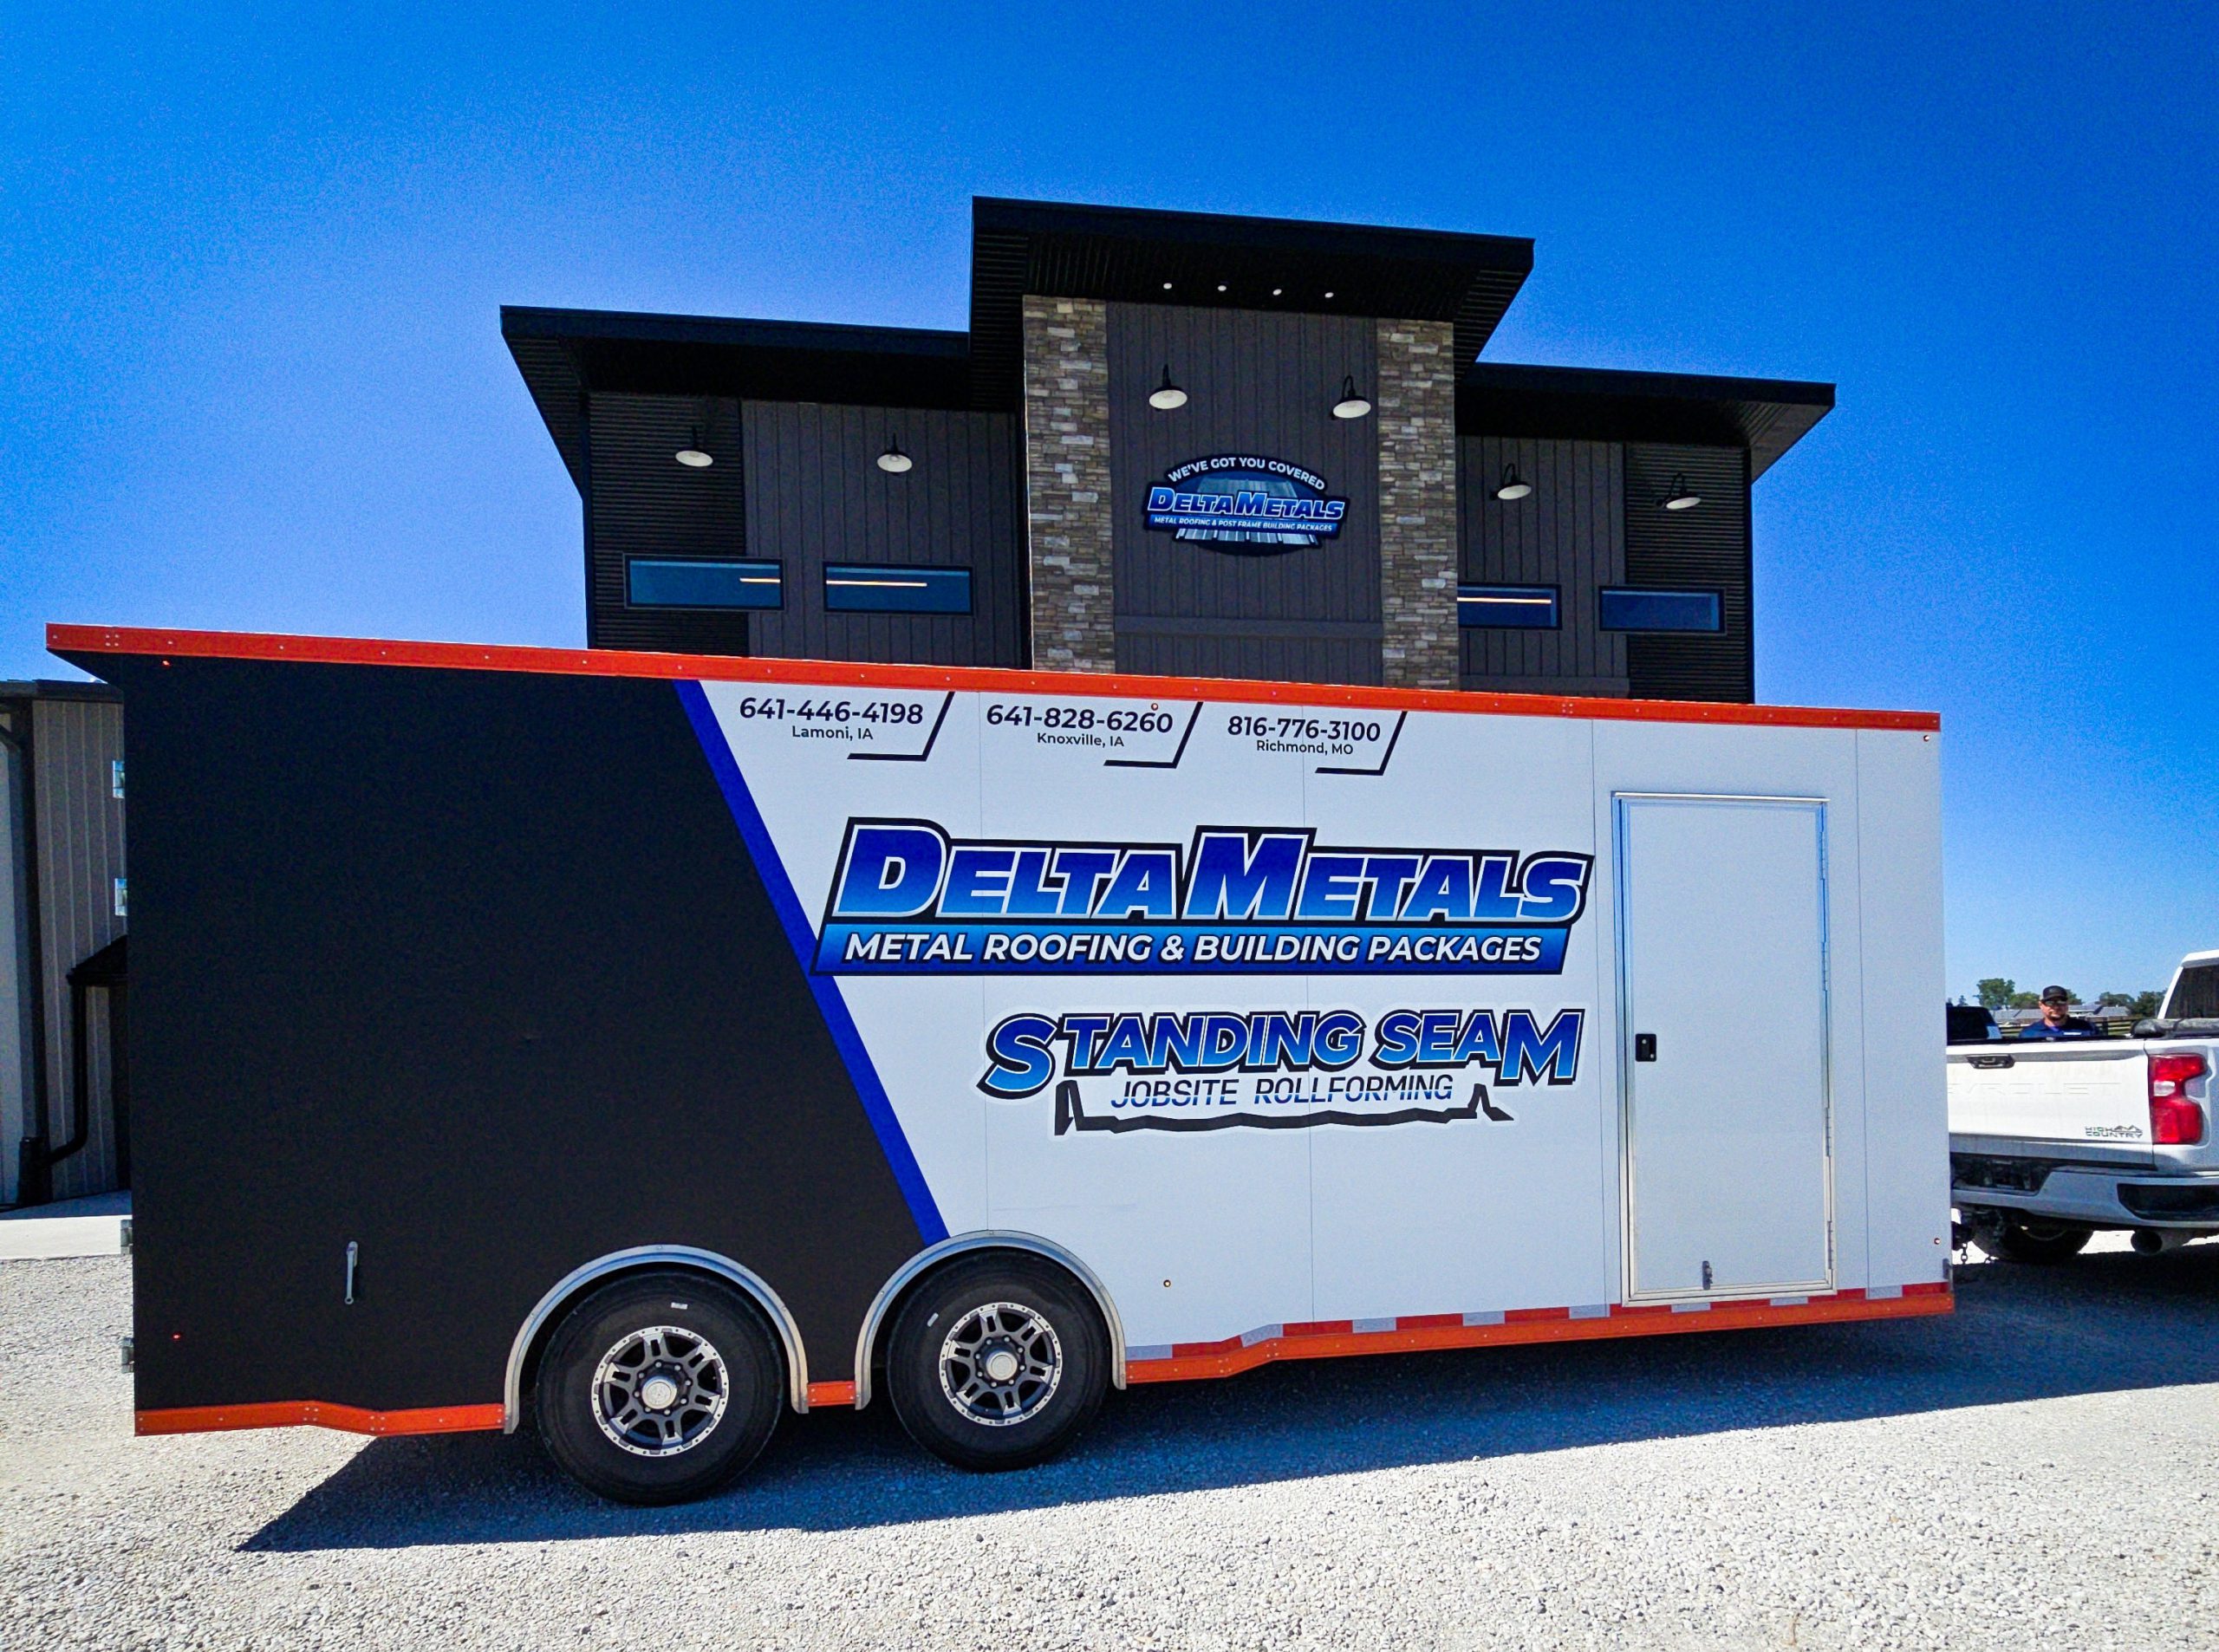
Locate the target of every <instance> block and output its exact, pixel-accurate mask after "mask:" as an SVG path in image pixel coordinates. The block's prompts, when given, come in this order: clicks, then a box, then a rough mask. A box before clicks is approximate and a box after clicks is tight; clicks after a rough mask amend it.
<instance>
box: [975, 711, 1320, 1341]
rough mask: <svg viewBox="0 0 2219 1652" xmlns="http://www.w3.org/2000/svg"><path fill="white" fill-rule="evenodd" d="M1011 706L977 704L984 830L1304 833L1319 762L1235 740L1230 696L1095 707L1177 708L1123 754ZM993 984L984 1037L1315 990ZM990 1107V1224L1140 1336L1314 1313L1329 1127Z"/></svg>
mask: <svg viewBox="0 0 2219 1652" xmlns="http://www.w3.org/2000/svg"><path fill="white" fill-rule="evenodd" d="M1027 698H1028V699H1030V700H1031V703H1032V704H1033V705H1035V706H1042V705H1051V704H1054V703H1055V702H1054V701H1053V700H1052V699H1049V698H1047V697H1044V696H1029V697H1027ZM997 703H1004V697H1001V696H993V697H986V696H981V697H979V706H980V707H981V713H980V714H981V719H982V729H981V751H982V759H981V771H980V784H981V790H982V794H983V796H984V797H985V799H986V802H985V804H984V808H985V819H986V832H987V835H988V836H992V837H999V838H1015V839H1031V838H1047V839H1055V838H1061V839H1064V840H1065V841H1073V842H1088V841H1091V842H1104V841H1110V842H1120V843H1168V844H1177V845H1181V846H1184V845H1185V844H1186V843H1187V842H1188V840H1189V839H1190V838H1191V837H1192V836H1193V835H1194V828H1195V827H1196V826H1197V825H1198V824H1201V823H1205V822H1208V823H1220V822H1221V823H1240V824H1253V825H1277V826H1295V825H1299V824H1301V823H1302V818H1303V803H1302V797H1303V790H1302V788H1303V778H1304V775H1305V771H1306V770H1307V769H1308V767H1309V766H1310V763H1311V762H1312V761H1314V759H1304V758H1300V757H1298V756H1296V755H1295V754H1292V753H1286V752H1265V751H1258V750H1257V749H1256V747H1255V743H1254V742H1253V741H1249V740H1234V739H1232V738H1227V735H1226V733H1225V720H1226V718H1227V710H1226V708H1225V707H1224V706H1221V705H1220V706H1214V707H1200V706H1198V705H1197V703H1196V702H1194V701H1188V702H1184V703H1180V702H1166V703H1164V704H1162V705H1158V704H1156V703H1155V702H1151V701H1126V700H1109V699H1103V700H1090V701H1088V702H1086V703H1085V709H1090V710H1092V711H1093V712H1096V726H1097V727H1098V726H1099V725H1100V724H1101V723H1103V722H1104V721H1106V719H1107V716H1108V714H1109V712H1114V711H1120V710H1123V711H1129V712H1165V711H1168V712H1171V713H1172V719H1173V723H1174V728H1173V730H1172V731H1168V732H1162V733H1155V734H1149V735H1144V736H1133V737H1129V738H1124V739H1123V742H1122V743H1121V744H1119V745H1116V746H1111V745H1109V744H1108V739H1109V736H1108V735H1107V734H1106V733H1101V734H1097V733H1096V732H1095V731H1094V730H1091V729H1090V730H1082V731H1077V732H1072V731H1051V730H1046V729H1043V728H1040V727H1039V726H1038V725H1037V723H1036V724H1035V725H1032V726H1023V725H1016V724H1012V723H1006V722H1005V723H1001V724H996V725H986V724H984V715H985V708H986V707H987V706H991V705H993V704H997ZM1009 703H1015V701H1014V697H1011V700H1010V702H1009ZM1189 725H1192V726H1191V730H1190V727H1189ZM1082 737H1083V738H1082ZM1094 739H1099V740H1100V741H1101V742H1102V744H1098V745H1097V744H1092V743H1090V741H1091V740H1094ZM1182 741H1183V751H1182V750H1181V744H1182ZM1175 756H1176V757H1177V758H1178V762H1177V764H1176V766H1168V767H1162V768H1129V767H1123V766H1119V767H1115V768H1113V767H1110V766H1109V764H1110V763H1111V762H1113V761H1115V762H1117V763H1119V764H1123V763H1125V762H1144V763H1160V764H1170V763H1171V761H1172V759H1173V758H1174V757H1175ZM1306 997H1307V993H1306V989H1305V985H1304V982H1303V979H1302V978H1299V977H1287V976H1278V977H1273V976H1260V975H1214V976H1213V975H1189V974H1162V975H1128V976H1113V977H1095V978H1092V979H1089V978H1087V977H1085V976H1083V975H1064V976H1045V977H1043V976H1008V975H1005V976H996V977H990V978H988V979H987V980H986V1003H987V1016H986V1021H985V1023H984V1025H985V1026H992V1024H995V1023H996V1022H998V1021H999V1020H1000V1019H1001V1018H1002V1017H1004V1016H1005V1015H1010V1014H1014V1013H1016V1012H1018V1011H1021V1010H1044V1011H1056V1010H1061V1009H1077V1010H1090V1011H1110V1010H1115V1011H1139V1012H1142V1013H1147V1012H1149V1011H1179V1012H1181V1013H1188V1012H1191V1011H1198V1010H1222V1011H1249V1010H1264V1009H1278V1008H1285V1007H1289V1006H1290V1005H1292V1006H1293V1007H1301V1006H1303V1005H1305V999H1306ZM979 1031H980V1030H979V1029H974V1030H973V1031H972V1039H971V1049H972V1056H971V1060H972V1066H973V1069H974V1070H973V1071H972V1072H970V1073H968V1074H966V1075H965V1078H966V1082H975V1081H976V1080H977V1079H978V1078H979V1076H980V1073H979V1070H977V1069H981V1068H983V1064H984V1063H983V1060H982V1059H981V1057H979V1053H978V1051H979ZM1054 1115H1055V1096H1054V1087H1053V1086H1051V1087H1050V1088H1049V1089H1044V1090H1043V1091H1041V1092H1040V1093H1039V1094H1038V1095H1037V1096H1032V1097H1031V1098H1030V1099H1028V1100H1025V1101H1022V1102H999V1101H990V1102H986V1154H987V1167H988V1177H989V1184H990V1203H991V1209H992V1217H991V1222H990V1225H991V1226H995V1227H999V1228H1007V1229H1015V1230H1018V1231H1021V1232H1030V1233H1038V1234H1039V1235H1041V1236H1042V1237H1043V1238H1045V1239H1054V1240H1056V1241H1057V1243H1059V1244H1062V1245H1064V1246H1067V1247H1069V1248H1070V1250H1071V1252H1073V1253H1074V1254H1076V1255H1078V1256H1080V1257H1083V1258H1084V1259H1086V1261H1087V1262H1088V1264H1089V1265H1091V1266H1092V1267H1093V1268H1094V1269H1095V1271H1096V1272H1097V1273H1099V1274H1100V1275H1101V1277H1102V1281H1103V1285H1105V1286H1106V1287H1107V1288H1108V1290H1109V1294H1110V1296H1111V1298H1113V1299H1114V1300H1115V1301H1116V1304H1117V1311H1118V1313H1119V1315H1120V1316H1121V1317H1123V1320H1124V1324H1125V1335H1126V1337H1127V1339H1128V1341H1129V1343H1130V1344H1132V1345H1134V1346H1136V1347H1151V1346H1154V1347H1162V1346H1164V1345H1166V1344H1169V1343H1180V1342H1199V1341H1212V1340H1217V1339H1220V1338H1223V1337H1228V1336H1238V1335H1240V1333H1242V1332H1244V1331H1249V1330H1256V1329H1257V1328H1259V1327H1260V1326H1264V1325H1270V1324H1285V1323H1286V1322H1288V1321H1293V1320H1306V1319H1310V1318H1314V1317H1316V1314H1315V1312H1314V1310H1313V1306H1312V1303H1313V1291H1312V1281H1311V1211H1310V1193H1311V1153H1312V1152H1313V1150H1314V1146H1315V1143H1314V1140H1313V1138H1315V1137H1316V1136H1317V1135H1318V1131H1317V1130H1256V1129H1228V1130H1221V1131H1214V1132H1202V1133H1195V1134H1181V1133H1175V1132H1156V1131H1149V1130H1141V1131H1134V1132H1131V1133H1129V1134H1126V1135H1110V1134H1093V1135H1090V1134H1087V1133H1085V1132H1083V1131H1077V1130H1074V1131H1071V1132H1070V1133H1068V1134H1065V1135H1057V1134H1055V1127H1054Z"/></svg>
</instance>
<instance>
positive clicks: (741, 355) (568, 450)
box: [501, 304, 973, 487]
mask: <svg viewBox="0 0 2219 1652" xmlns="http://www.w3.org/2000/svg"><path fill="white" fill-rule="evenodd" d="M501 336H502V337H503V338H504V340H506V341H507V342H508V346H509V354H511V355H512V356H514V357H515V358H516V363H517V370H518V371H519V372H521V373H522V374H524V384H525V387H527V388H528V389H529V390H530V392H531V399H532V401H533V404H534V405H535V406H537V407H538V409H539V416H540V418H541V419H542V420H544V421H545V422H546V425H547V432H548V434H549V435H550V436H552V437H553V438H554V439H555V446H556V447H557V448H558V449H560V450H561V452H562V455H563V464H564V465H568V466H569V472H570V477H571V479H572V480H573V481H576V482H577V483H578V484H579V485H580V486H581V487H582V486H583V485H584V483H583V480H582V478H583V477H584V474H585V469H584V465H585V454H584V447H583V436H582V429H581V424H580V404H581V400H582V397H583V396H584V394H585V393H587V392H589V391H611V392H630V393H639V394H645V395H670V396H719V397H723V396H730V397H735V398H740V399H752V400H764V401H828V402H845V403H852V404H856V405H859V406H874V407H948V408H967V407H969V406H973V396H972V388H971V341H970V338H969V336H968V335H966V334H962V333H948V332H939V331H929V330H927V329H924V328H898V327H842V326H833V325H830V324H827V323H822V322H759V321H727V320H724V319H720V318H719V317H715V316H706V315H638V314H634V313H631V312H628V311H612V310H594V309H531V308H528V307H523V306H517V305H509V304H504V305H503V306H502V307H501Z"/></svg>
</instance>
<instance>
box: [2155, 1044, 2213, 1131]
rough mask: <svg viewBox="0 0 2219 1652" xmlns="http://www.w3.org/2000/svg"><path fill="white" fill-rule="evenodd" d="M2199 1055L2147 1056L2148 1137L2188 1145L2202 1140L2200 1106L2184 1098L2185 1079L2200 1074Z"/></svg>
mask: <svg viewBox="0 0 2219 1652" xmlns="http://www.w3.org/2000/svg"><path fill="white" fill-rule="evenodd" d="M2203 1073H2204V1067H2203V1057H2201V1056H2152V1057H2150V1139H2151V1141H2155V1142H2157V1143H2158V1144H2159V1145H2161V1146H2171V1147H2179V1148H2192V1147H2194V1146H2195V1145H2196V1143H2197V1142H2199V1141H2203V1109H2202V1108H2201V1107H2198V1106H2197V1105H2196V1103H2195V1102H2191V1101H2190V1100H2189V1098H2188V1081H2189V1080H2190V1079H2191V1078H2201V1077H2203Z"/></svg>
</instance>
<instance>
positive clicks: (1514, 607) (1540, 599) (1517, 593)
mask: <svg viewBox="0 0 2219 1652" xmlns="http://www.w3.org/2000/svg"><path fill="white" fill-rule="evenodd" d="M1456 623H1457V624H1459V625H1486V626H1507V627H1509V628H1511V629H1513V630H1517V631H1553V630H1555V629H1556V628H1557V626H1558V624H1559V621H1558V619H1557V588H1556V587H1555V586H1553V585H1459V586H1458V587H1457V588H1456Z"/></svg>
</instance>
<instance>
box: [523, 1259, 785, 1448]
mask: <svg viewBox="0 0 2219 1652" xmlns="http://www.w3.org/2000/svg"><path fill="white" fill-rule="evenodd" d="M658 1267H664V1268H683V1269H687V1270H690V1271H692V1272H695V1273H704V1274H708V1275H710V1276H712V1277H713V1278H719V1279H721V1280H723V1281H724V1282H725V1283H726V1285H733V1286H736V1287H737V1288H738V1289H739V1291H741V1293H742V1294H744V1295H745V1296H746V1297H748V1298H750V1299H751V1300H752V1301H753V1302H754V1304H755V1305H756V1306H757V1307H758V1308H760V1309H761V1310H762V1311H763V1313H764V1316H765V1317H766V1318H767V1319H769V1320H770V1322H771V1330H772V1331H773V1332H774V1333H775V1334H776V1335H777V1337H778V1347H779V1351H780V1352H781V1353H783V1354H784V1356H785V1366H786V1389H787V1393H786V1402H787V1403H788V1404H789V1405H791V1406H792V1408H794V1409H795V1410H797V1411H806V1410H808V1409H809V1359H808V1356H806V1355H805V1354H804V1353H803V1351H802V1344H801V1332H800V1330H799V1329H798V1328H797V1327H796V1325H795V1324H794V1317H793V1315H792V1314H791V1313H790V1312H789V1311H787V1309H786V1304H784V1302H782V1301H780V1300H779V1298H778V1292H777V1291H773V1290H772V1289H771V1287H770V1285H769V1284H768V1283H767V1282H765V1280H764V1278H762V1277H761V1276H760V1275H759V1274H757V1273H755V1272H752V1270H750V1269H747V1268H744V1267H742V1266H741V1265H739V1263H737V1262H735V1261H733V1260H732V1259H731V1258H730V1257H728V1256H719V1255H718V1254H717V1252H714V1251H704V1250H701V1249H699V1248H698V1247H696V1246H691V1245H634V1246H631V1247H630V1248H628V1249H627V1250H621V1251H611V1252H609V1253H608V1255H606V1256H597V1257H595V1259H593V1260H592V1261H590V1262H588V1263H586V1264H584V1265H582V1266H580V1267H576V1268H573V1269H571V1270H570V1271H569V1272H568V1273H566V1274H564V1275H563V1277H562V1278H560V1279H558V1280H556V1283H555V1284H554V1285H553V1286H552V1287H550V1289H549V1291H548V1292H547V1294H546V1295H545V1296H543V1297H542V1298H540V1299H539V1303H538V1305H537V1307H535V1308H533V1309H532V1311H531V1312H530V1314H528V1315H526V1316H525V1317H524V1324H522V1325H520V1326H518V1327H517V1335H516V1340H515V1341H514V1342H512V1343H510V1344H509V1370H508V1377H507V1380H506V1382H505V1383H504V1387H503V1389H502V1395H501V1404H502V1414H501V1432H502V1433H504V1434H514V1433H515V1432H516V1431H517V1424H518V1423H519V1422H521V1421H523V1418H524V1366H525V1364H526V1363H528V1362H529V1361H530V1357H531V1350H532V1348H533V1345H534V1344H535V1343H537V1341H538V1340H539V1338H540V1337H541V1335H542V1334H543V1332H545V1331H546V1330H547V1329H548V1328H549V1327H550V1325H552V1324H553V1323H554V1322H555V1320H556V1317H558V1316H559V1315H560V1314H561V1313H562V1312H563V1310H565V1309H566V1308H568V1307H569V1305H570V1304H571V1303H572V1302H573V1301H574V1300H576V1298H578V1297H580V1296H582V1295H583V1294H584V1292H585V1291H587V1290H588V1289H589V1288H590V1287H591V1286H594V1285H602V1284H605V1283H606V1282H607V1281H608V1280H610V1279H612V1278H616V1277H617V1276H618V1275H620V1274H625V1273H637V1272H640V1271H641V1270H642V1269H645V1268H658Z"/></svg>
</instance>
